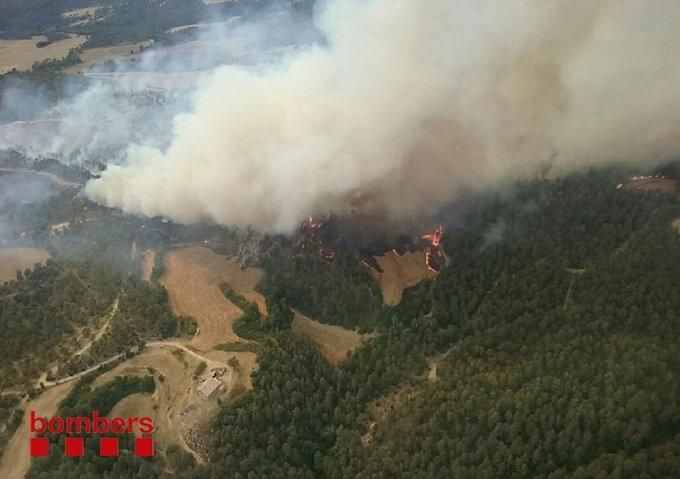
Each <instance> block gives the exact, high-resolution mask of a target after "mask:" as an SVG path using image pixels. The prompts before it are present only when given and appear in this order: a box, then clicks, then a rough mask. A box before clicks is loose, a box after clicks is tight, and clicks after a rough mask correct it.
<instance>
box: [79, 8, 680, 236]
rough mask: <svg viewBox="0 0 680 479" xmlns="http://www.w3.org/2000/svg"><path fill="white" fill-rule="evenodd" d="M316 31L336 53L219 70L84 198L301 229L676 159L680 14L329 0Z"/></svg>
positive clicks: (412, 213)
mask: <svg viewBox="0 0 680 479" xmlns="http://www.w3.org/2000/svg"><path fill="white" fill-rule="evenodd" d="M315 22H316V25H317V27H318V29H319V30H320V31H321V33H322V36H323V38H324V40H323V42H315V43H314V44H312V45H307V46H305V47H303V48H298V49H296V50H294V51H292V52H291V53H289V54H285V55H283V56H281V57H278V58H277V60H276V61H271V58H267V61H266V62H264V63H259V64H254V63H252V62H251V63H250V64H249V65H248V66H243V65H226V66H222V67H220V68H217V69H215V70H213V71H211V72H210V73H209V74H207V75H206V77H205V79H204V81H202V82H201V84H200V86H199V87H198V88H197V89H196V91H195V92H194V95H193V96H192V100H191V106H190V108H188V109H187V110H186V111H184V112H181V113H178V114H177V115H176V116H174V119H173V121H172V128H171V131H170V135H169V139H168V141H167V142H166V143H163V144H159V142H157V141H154V140H155V138H154V137H153V135H151V136H150V137H149V138H146V139H144V140H143V141H139V142H135V143H136V144H135V145H132V146H130V148H128V149H127V150H126V152H125V154H124V157H123V158H122V159H121V160H120V161H116V163H118V164H113V165H110V166H109V167H108V168H107V169H106V171H104V172H103V174H102V176H101V178H99V179H97V180H94V181H91V182H90V183H89V184H88V186H87V189H86V191H87V194H88V195H89V196H90V197H91V198H92V199H94V200H96V201H98V202H100V203H102V204H105V205H108V206H113V207H119V208H122V209H123V210H124V211H127V212H131V213H138V214H144V215H148V216H157V215H163V216H167V217H169V218H172V219H174V220H177V221H180V222H186V223H191V222H198V221H203V220H210V221H215V222H218V223H221V224H228V225H236V226H243V227H245V226H248V227H253V228H257V229H260V230H264V231H276V232H288V231H292V230H293V229H294V228H295V227H296V226H297V225H298V224H299V221H300V220H301V219H302V218H305V217H307V216H309V215H314V214H318V213H325V212H328V211H333V212H337V213H341V214H343V213H350V212H352V211H355V210H357V209H359V210H361V213H362V214H370V213H371V212H373V213H374V214H379V215H380V216H383V217H384V218H385V219H386V221H388V222H391V223H400V222H409V221H413V220H414V218H418V217H420V216H422V215H429V214H431V213H432V212H434V211H435V210H436V209H437V208H438V207H440V206H441V205H442V204H444V203H447V202H450V201H452V200H455V199H456V198H457V197H458V196H459V195H461V194H462V193H463V192H465V191H470V190H472V191H479V190H485V189H491V188H497V187H499V186H502V185H505V184H508V183H511V182H512V181H514V180H516V179H518V178H527V177H531V176H533V175H536V174H541V175H559V174H562V173H565V172H569V171H573V170H577V169H580V168H584V167H587V166H592V165H600V164H610V163H614V162H630V163H639V164H642V163H648V162H654V161H663V160H665V159H667V158H668V157H671V156H673V155H676V154H677V153H678V152H679V151H680V135H679V134H678V133H679V132H678V129H679V126H678V125H680V122H679V121H678V119H680V89H678V88H677V84H678V81H679V80H680V64H678V63H677V61H676V58H675V57H676V54H677V48H676V45H678V40H680V28H678V27H680V5H679V4H677V3H676V2H667V1H664V0H651V1H648V0H621V1H606V0H599V1H592V0H577V1H567V0H557V1H553V2H537V1H535V0H518V1H516V2H504V1H501V0H495V1H494V0H488V1H483V2H479V1H477V0H432V1H428V2H423V1H421V0H372V1H360V0H328V1H325V2H322V3H317V6H316V14H315ZM251 28H254V29H255V31H257V26H251ZM262 28H266V27H262Z"/></svg>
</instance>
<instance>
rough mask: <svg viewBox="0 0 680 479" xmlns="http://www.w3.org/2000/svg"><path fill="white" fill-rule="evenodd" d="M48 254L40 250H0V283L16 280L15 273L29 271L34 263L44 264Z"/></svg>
mask: <svg viewBox="0 0 680 479" xmlns="http://www.w3.org/2000/svg"><path fill="white" fill-rule="evenodd" d="M49 257H50V254H49V253H48V252H47V251H46V250H44V249H41V248H2V249H0V283H3V282H5V281H11V280H13V279H16V277H17V271H24V270H26V269H31V268H33V266H35V264H36V263H44V262H45V261H46V260H47V259H48V258H49Z"/></svg>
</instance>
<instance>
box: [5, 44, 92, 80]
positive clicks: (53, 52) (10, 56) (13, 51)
mask: <svg viewBox="0 0 680 479" xmlns="http://www.w3.org/2000/svg"><path fill="white" fill-rule="evenodd" d="M46 40H47V38H46V37H43V36H35V37H32V38H30V39H26V40H0V75H2V74H4V73H7V72H11V71H12V70H14V69H16V70H17V71H27V70H30V69H31V67H32V66H33V64H34V63H35V62H42V61H44V60H61V59H63V58H65V57H66V55H68V52H69V51H70V50H71V49H72V48H76V47H78V46H80V45H82V44H83V43H85V41H86V40H87V38H85V37H84V36H74V37H72V38H67V39H65V40H59V41H56V42H54V43H51V44H49V45H47V46H45V47H42V48H38V47H37V46H36V44H37V43H38V42H41V41H46Z"/></svg>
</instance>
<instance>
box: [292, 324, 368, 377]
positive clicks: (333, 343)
mask: <svg viewBox="0 0 680 479" xmlns="http://www.w3.org/2000/svg"><path fill="white" fill-rule="evenodd" d="M292 331H293V334H294V335H295V336H297V337H299V338H304V339H307V340H309V341H311V342H312V343H314V344H315V345H316V346H317V347H318V348H319V350H320V352H321V354H322V355H323V357H325V358H326V359H327V360H328V362H330V363H331V364H339V363H341V362H342V361H343V360H344V359H345V358H347V353H348V352H349V351H353V350H354V349H356V348H358V347H359V346H360V345H361V343H362V342H363V339H364V338H363V336H362V335H361V334H359V333H357V332H356V331H352V330H351V329H345V328H342V327H340V326H334V325H330V324H323V323H320V322H318V321H314V320H312V319H309V318H308V317H306V316H303V315H302V314H300V313H298V312H297V311H295V319H293V327H292Z"/></svg>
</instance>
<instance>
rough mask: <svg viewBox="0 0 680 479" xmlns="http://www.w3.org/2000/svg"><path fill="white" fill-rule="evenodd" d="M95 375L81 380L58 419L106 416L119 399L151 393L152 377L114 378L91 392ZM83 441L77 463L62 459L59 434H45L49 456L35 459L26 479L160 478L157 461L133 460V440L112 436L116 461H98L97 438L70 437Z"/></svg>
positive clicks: (132, 438) (63, 405)
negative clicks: (115, 442)
mask: <svg viewBox="0 0 680 479" xmlns="http://www.w3.org/2000/svg"><path fill="white" fill-rule="evenodd" d="M95 378H96V374H90V375H87V376H85V377H84V378H82V379H81V380H80V381H79V383H78V384H76V386H75V387H74V388H73V390H72V391H71V392H70V393H69V395H68V396H67V397H66V398H64V400H63V401H62V402H61V404H60V405H59V410H58V412H57V414H58V415H59V416H61V417H71V416H81V417H82V416H85V417H87V416H90V417H91V414H92V411H94V410H97V411H99V413H100V415H107V414H108V413H109V412H111V409H112V408H113V406H115V405H116V403H117V402H119V401H120V400H121V399H123V398H125V397H127V396H129V395H131V394H152V393H153V392H154V390H155V383H154V378H153V376H118V377H116V378H114V379H113V380H112V381H110V382H107V383H106V384H103V385H101V386H99V387H96V388H92V382H93V381H94V379H95ZM73 435H77V436H82V437H85V451H84V453H85V455H84V457H83V458H81V459H74V458H70V457H66V456H64V438H65V435H64V434H61V435H58V436H54V435H52V434H50V433H47V434H45V436H47V437H48V438H49V440H50V453H49V456H47V457H44V458H35V459H34V460H33V461H32V463H31V468H30V470H29V471H28V474H27V475H26V477H27V478H32V479H42V478H53V477H111V478H120V479H123V478H130V477H140V478H141V477H144V478H156V477H161V473H160V468H159V467H158V464H159V463H160V459H159V458H155V459H154V458H151V459H140V458H138V457H135V456H134V453H133V451H134V442H133V440H134V436H133V435H132V434H122V435H116V437H118V438H119V449H120V456H119V457H118V458H117V459H116V460H113V461H112V460H108V459H105V458H101V457H99V437H100V436H99V435H94V434H87V433H81V434H73Z"/></svg>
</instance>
